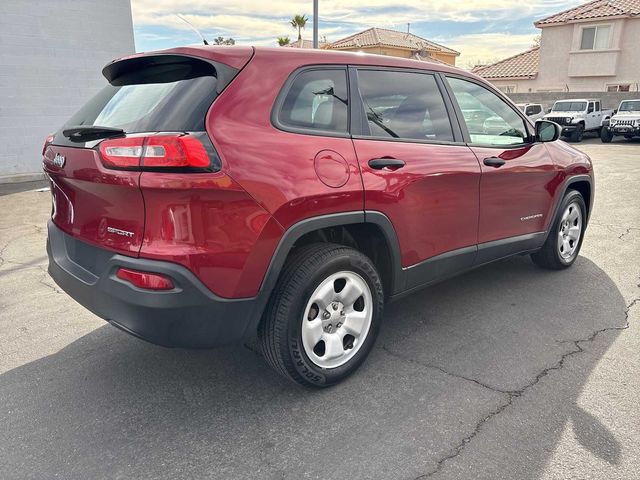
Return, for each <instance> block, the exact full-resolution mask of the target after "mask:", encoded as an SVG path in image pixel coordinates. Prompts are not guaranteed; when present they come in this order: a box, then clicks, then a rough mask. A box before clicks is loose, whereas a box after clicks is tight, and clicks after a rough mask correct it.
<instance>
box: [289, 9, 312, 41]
mask: <svg viewBox="0 0 640 480" xmlns="http://www.w3.org/2000/svg"><path fill="white" fill-rule="evenodd" d="M307 20H309V19H308V18H307V17H306V15H295V16H294V17H293V18H292V19H291V26H292V27H293V28H297V29H298V40H302V29H303V28H304V26H305V25H306V24H307Z"/></svg>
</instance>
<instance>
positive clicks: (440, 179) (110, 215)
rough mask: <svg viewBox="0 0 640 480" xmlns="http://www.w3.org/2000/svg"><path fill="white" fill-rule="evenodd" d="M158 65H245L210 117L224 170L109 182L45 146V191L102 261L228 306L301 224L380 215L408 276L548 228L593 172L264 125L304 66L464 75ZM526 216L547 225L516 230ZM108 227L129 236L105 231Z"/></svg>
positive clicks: (254, 284)
mask: <svg viewBox="0 0 640 480" xmlns="http://www.w3.org/2000/svg"><path fill="white" fill-rule="evenodd" d="M156 53H158V52H156ZM162 53H173V54H185V55H194V56H201V57H204V58H209V59H212V60H215V61H218V62H222V63H226V64H228V65H231V66H234V67H236V68H243V67H244V68H243V69H242V70H241V71H240V73H239V74H238V75H237V77H236V78H235V79H234V80H233V81H232V82H231V84H230V85H229V86H228V87H227V88H226V89H225V90H224V91H223V92H222V94H221V95H220V96H219V97H218V98H217V99H216V101H215V102H214V105H213V107H212V108H211V109H210V110H209V112H208V114H207V118H206V128H207V133H208V134H209V136H210V138H211V140H212V143H213V144H214V146H215V149H216V151H217V153H218V155H219V156H220V158H221V161H222V169H221V171H220V172H216V173H175V172H149V171H145V172H140V171H124V170H113V169H109V168H105V166H104V165H103V164H102V163H101V161H100V157H99V155H98V152H97V151H96V150H92V149H80V148H63V147H58V146H54V145H49V146H47V147H46V151H45V160H44V169H45V171H46V172H47V174H48V175H49V177H50V179H51V181H52V194H53V203H54V211H53V221H54V222H55V223H56V225H58V226H59V227H60V228H61V229H63V230H64V231H65V232H67V233H68V234H70V235H73V236H75V237H77V238H80V239H82V240H84V241H86V242H89V243H92V244H95V245H99V246H101V247H104V248H107V249H109V250H112V251H116V252H119V253H122V254H126V255H131V256H138V255H139V256H140V257H144V258H149V259H158V260H164V261H170V262H174V263H177V264H180V265H183V266H185V267H186V268H188V269H189V270H190V271H192V272H193V273H194V274H195V275H196V276H197V277H198V278H199V279H200V280H201V281H202V282H203V283H204V284H205V285H206V287H207V288H209V289H210V290H211V291H212V292H214V293H216V294H217V295H219V296H222V297H227V298H242V297H251V296H255V295H256V294H257V292H258V291H259V288H260V285H261V283H262V281H263V278H264V275H265V273H266V271H267V268H268V266H269V263H270V261H271V258H272V256H273V254H274V252H275V250H276V247H277V245H278V242H279V241H280V239H281V238H282V235H283V234H284V232H285V230H286V229H288V228H289V227H290V226H291V225H293V224H295V223H297V222H299V221H301V220H303V219H306V218H309V217H315V216H319V215H324V214H332V213H339V212H351V211H362V210H363V209H365V208H366V209H368V210H377V211H380V212H383V213H385V214H386V215H387V216H388V217H389V218H390V219H391V221H392V223H393V226H394V227H395V230H396V232H397V236H398V239H399V243H400V249H401V257H402V265H403V266H405V267H408V266H411V265H413V264H416V263H418V262H420V261H423V260H426V259H428V258H430V257H433V256H435V255H438V254H442V253H445V252H448V251H451V250H455V249H458V248H463V247H467V246H473V245H475V244H477V243H478V242H485V241H491V240H496V239H500V238H505V237H508V236H514V235H521V234H523V233H530V232H534V231H542V230H544V229H545V228H547V226H548V222H549V221H550V212H551V209H552V207H553V205H555V203H556V202H557V200H558V196H559V195H560V188H559V187H560V186H561V185H562V184H563V181H564V179H565V178H566V177H567V176H569V175H575V174H581V173H587V174H590V173H591V165H590V163H589V161H588V159H587V158H586V156H584V155H583V154H581V153H579V152H577V151H576V150H574V149H572V148H570V147H568V146H566V144H564V143H563V142H556V143H553V144H548V145H541V144H536V145H533V146H530V147H527V148H522V149H514V150H508V149H486V148H478V147H473V148H469V147H467V146H466V145H434V144H426V143H424V144H421V143H411V142H386V141H378V140H360V139H359V140H351V138H348V137H346V138H337V137H323V136H317V135H303V134H297V133H290V132H284V131H281V130H278V129H276V128H275V127H273V125H272V124H271V120H270V117H271V110H272V107H273V104H274V102H275V99H276V96H277V95H278V93H279V91H280V89H281V88H282V85H283V84H284V82H285V81H286V80H287V78H288V77H289V75H290V74H291V73H292V72H293V71H294V70H296V69H297V68H299V67H301V66H304V65H313V64H332V65H335V64H344V65H379V66H396V67H411V68H415V69H429V70H431V71H433V70H436V71H442V72H445V73H446V72H455V73H457V74H462V72H461V71H459V70H457V69H455V68H452V67H447V66H443V65H440V64H433V63H424V62H416V61H411V60H405V59H399V58H394V57H385V56H370V55H354V54H349V53H341V52H327V51H309V50H304V51H302V50H301V51H296V50H295V49H282V48H273V49H271V48H260V49H256V50H254V49H252V48H249V47H235V48H234V47H224V48H211V47H184V48H178V49H173V50H168V51H166V52H162ZM140 55H144V54H139V55H135V56H134V57H136V56H140ZM245 65H246V66H245ZM468 75H469V76H470V77H474V78H477V77H475V76H474V75H471V74H468ZM56 153H60V154H63V155H65V156H66V164H65V165H64V166H63V167H62V168H60V167H57V166H55V165H54V164H53V158H54V156H55V154H56ZM385 156H388V157H393V158H398V159H401V160H404V161H405V162H406V165H405V166H404V167H403V168H400V169H397V170H393V171H392V170H372V169H371V168H369V166H368V163H367V162H368V161H369V160H370V159H372V158H381V157H385ZM489 156H499V157H500V158H502V159H504V160H506V164H505V165H504V166H502V167H500V168H492V167H486V166H484V165H483V164H482V160H483V159H484V158H486V157H489ZM145 163H146V162H145ZM365 191H366V194H365ZM523 212H525V213H527V214H536V213H542V214H543V216H542V217H536V218H535V219H533V220H531V221H526V222H524V221H521V220H520V218H521V217H522V216H523ZM108 227H113V228H115V229H118V230H121V231H124V232H130V233H131V234H132V236H127V235H119V234H116V233H110V232H109V230H108Z"/></svg>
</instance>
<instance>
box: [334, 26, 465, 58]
mask: <svg viewBox="0 0 640 480" xmlns="http://www.w3.org/2000/svg"><path fill="white" fill-rule="evenodd" d="M376 45H384V46H387V47H397V48H406V49H410V50H427V51H432V52H444V53H451V54H454V55H460V52H457V51H455V50H453V49H451V48H449V47H445V46H444V45H440V44H438V43H435V42H432V41H431V40H427V39H426V38H422V37H419V36H418V35H414V34H413V33H407V32H398V31H396V30H388V29H386V28H377V27H372V28H369V29H367V30H364V31H362V32H360V33H356V34H353V35H350V36H348V37H345V38H343V39H341V40H338V41H337V42H333V43H332V44H331V45H330V46H329V48H332V49H333V48H335V49H341V48H362V47H372V46H376Z"/></svg>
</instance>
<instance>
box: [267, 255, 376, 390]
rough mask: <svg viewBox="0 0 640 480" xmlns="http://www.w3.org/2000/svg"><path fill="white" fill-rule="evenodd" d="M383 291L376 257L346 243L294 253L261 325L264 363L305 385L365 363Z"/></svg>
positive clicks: (337, 377)
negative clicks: (345, 245) (370, 256)
mask: <svg viewBox="0 0 640 480" xmlns="http://www.w3.org/2000/svg"><path fill="white" fill-rule="evenodd" d="M383 308H384V294H383V289H382V282H381V280H380V276H379V274H378V272H377V270H376V268H375V266H374V264H373V262H372V261H371V260H370V259H369V258H368V257H367V256H365V255H363V254H362V253H360V252H358V251H357V250H354V249H352V248H348V247H344V246H342V245H335V244H326V243H317V244H312V245H307V246H304V247H300V248H298V249H296V251H294V253H293V254H292V255H291V257H290V258H289V260H288V261H287V263H286V264H285V267H284V268H283V271H282V274H281V276H280V279H279V280H278V283H277V285H276V287H275V288H274V291H273V293H272V295H271V299H270V300H269V303H268V305H267V308H266V310H265V313H264V315H263V318H262V322H261V323H260V327H259V328H258V338H259V343H260V347H261V349H262V352H263V354H264V357H265V359H266V361H267V363H268V364H269V365H270V366H271V367H272V368H273V369H274V370H275V371H277V372H278V373H279V374H281V375H283V376H284V377H286V378H288V379H289V380H292V381H294V382H296V383H299V384H301V385H307V386H313V387H327V386H330V385H334V384H336V383H338V382H340V381H342V380H343V379H345V378H346V377H348V376H349V375H351V374H352V373H353V372H354V371H355V370H356V369H357V368H358V367H359V366H360V365H361V364H362V363H363V362H364V360H365V358H366V357H367V355H368V354H369V352H370V351H371V348H372V347H373V345H374V343H375V339H376V337H377V335H378V331H379V329H380V324H381V321H382V314H383Z"/></svg>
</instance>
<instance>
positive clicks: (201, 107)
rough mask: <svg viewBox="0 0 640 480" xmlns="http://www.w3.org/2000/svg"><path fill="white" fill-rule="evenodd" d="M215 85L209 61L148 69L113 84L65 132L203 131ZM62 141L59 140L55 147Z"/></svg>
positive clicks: (215, 79)
mask: <svg viewBox="0 0 640 480" xmlns="http://www.w3.org/2000/svg"><path fill="white" fill-rule="evenodd" d="M216 86H217V78H216V70H215V67H214V66H213V65H211V64H209V63H206V62H202V61H195V62H180V63H175V64H161V65H152V66H146V67H144V68H141V69H138V70H137V71H134V72H128V73H126V74H124V75H121V76H120V77H118V78H115V79H112V81H111V84H110V85H107V86H106V87H104V88H103V89H102V90H101V91H100V92H99V93H98V94H97V95H95V96H94V97H93V98H92V99H91V100H89V101H88V102H87V103H86V104H85V105H84V107H82V108H81V109H80V110H79V111H78V112H77V113H76V114H75V115H73V116H72V117H71V118H70V119H69V121H68V122H67V123H66V124H65V126H64V127H63V128H62V129H61V130H63V129H64V128H66V127H70V126H76V125H96V126H101V127H114V128H121V129H122V130H124V131H125V132H126V133H139V132H154V131H156V132H157V131H162V132H170V131H204V130H205V126H204V123H205V116H206V113H207V110H208V109H209V107H210V106H211V104H212V103H213V101H214V100H215V98H216V96H217V92H216V90H217V89H216ZM64 140H66V139H64V138H63V137H62V135H56V143H60V141H63V142H64ZM65 143H66V142H65Z"/></svg>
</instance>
